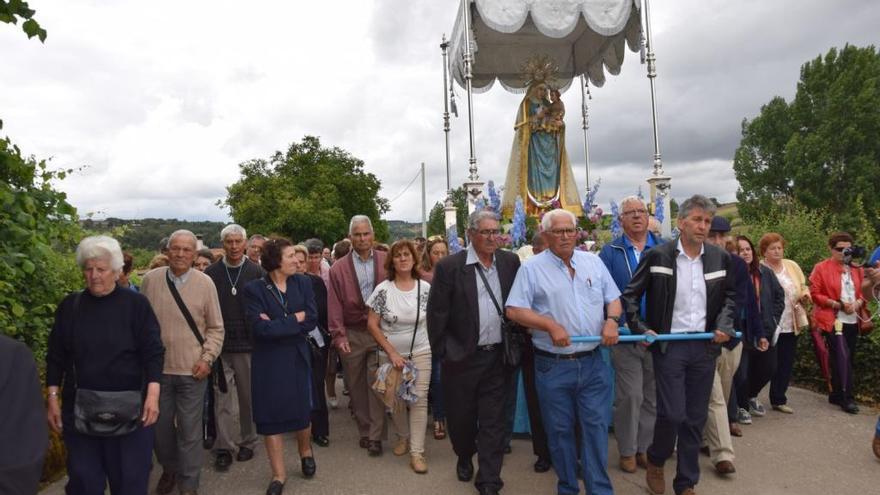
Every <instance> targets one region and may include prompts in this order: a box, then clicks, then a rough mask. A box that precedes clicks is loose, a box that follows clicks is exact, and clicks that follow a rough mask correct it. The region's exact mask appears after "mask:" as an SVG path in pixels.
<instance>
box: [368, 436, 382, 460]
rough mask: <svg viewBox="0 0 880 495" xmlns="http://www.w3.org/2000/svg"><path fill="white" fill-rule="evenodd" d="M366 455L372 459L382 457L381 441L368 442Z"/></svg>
mask: <svg viewBox="0 0 880 495" xmlns="http://www.w3.org/2000/svg"><path fill="white" fill-rule="evenodd" d="M367 453H369V454H370V456H372V457H379V456H380V455H382V441H381V440H370V442H369V444H368V445H367Z"/></svg>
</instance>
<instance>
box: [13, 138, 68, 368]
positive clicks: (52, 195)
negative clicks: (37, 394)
mask: <svg viewBox="0 0 880 495" xmlns="http://www.w3.org/2000/svg"><path fill="white" fill-rule="evenodd" d="M69 172H70V171H69V170H68V171H51V170H48V169H47V166H46V162H45V161H39V162H37V161H36V160H35V159H34V158H33V157H23V156H22V155H21V151H20V150H19V148H18V147H17V146H15V145H14V144H12V142H11V141H10V140H9V139H8V138H4V139H2V140H0V207H2V208H0V332H3V333H5V334H6V335H9V336H11V337H13V338H15V339H18V340H20V341H22V342H24V343H25V344H27V345H28V346H29V347H30V348H31V350H33V351H34V355H35V356H36V358H37V361H38V362H43V358H44V356H45V353H46V340H47V338H48V334H49V329H50V328H51V326H52V321H53V319H54V312H55V306H56V305H57V304H58V302H59V301H60V300H61V299H62V298H63V297H64V295H65V294H66V293H67V292H69V291H71V290H74V289H76V288H78V287H79V286H80V285H81V282H82V278H81V277H82V276H81V275H80V274H79V270H78V269H77V267H76V264H75V262H74V259H73V256H72V253H73V249H74V247H75V246H76V243H77V242H78V241H79V240H80V238H81V237H82V230H81V229H80V227H79V224H78V223H77V213H76V209H75V208H74V207H73V206H71V205H70V204H68V203H67V199H66V195H65V194H64V193H63V192H59V191H56V190H55V189H54V188H53V187H52V184H51V182H52V181H54V180H62V179H64V178H65V177H66V175H67V174H68V173H69Z"/></svg>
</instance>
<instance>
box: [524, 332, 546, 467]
mask: <svg viewBox="0 0 880 495" xmlns="http://www.w3.org/2000/svg"><path fill="white" fill-rule="evenodd" d="M522 375H523V387H524V388H525V392H526V407H528V410H529V429H531V430H532V452H534V453H535V455H536V456H538V458H540V459H546V460H548V461H549V460H550V447H549V446H548V445H547V432H545V431H544V421H543V420H542V419H541V407H540V405H539V404H538V389H536V388H535V347H534V346H533V345H532V339H531V338H529V339H528V340H527V341H526V345H525V346H524V347H523V357H522Z"/></svg>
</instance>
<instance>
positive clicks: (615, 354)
mask: <svg viewBox="0 0 880 495" xmlns="http://www.w3.org/2000/svg"><path fill="white" fill-rule="evenodd" d="M618 218H619V221H620V225H621V227H622V228H623V235H622V236H620V237H619V238H617V239H615V240H614V241H612V242H610V243H608V244H606V245H605V246H604V247H602V251H601V252H600V253H599V258H601V259H602V261H603V262H604V263H605V266H606V267H607V268H608V271H609V272H610V273H611V276H612V277H613V278H614V283H615V284H617V288H618V289H620V290H621V291H622V290H624V289H625V288H626V286H627V285H628V284H629V281H630V280H632V276H633V273H635V271H636V267H637V266H639V261H640V260H641V258H642V255H643V254H644V253H645V252H646V251H647V250H649V249H651V248H652V247H654V246H656V245H658V244H660V243H661V242H662V240H661V239H660V238H659V237H658V236H657V235H655V234H654V233H653V232H651V231H650V230H648V225H649V220H648V207H647V205H646V204H645V202H644V201H643V200H642V199H641V198H639V197H638V196H628V197H626V198H623V200H622V201H621V202H620V214H619V217H618ZM640 306H641V309H640V311H641V313H642V316H644V314H645V298H644V297H642V301H641V304H640ZM619 324H620V326H626V325H627V321H626V318H621V319H620V322H619ZM611 355H612V362H613V364H614V377H615V383H614V384H615V387H614V413H613V417H614V436H615V438H617V450H618V452H619V453H620V469H621V470H623V471H624V472H627V473H634V472H636V466H637V465H638V466H641V467H646V466H647V465H648V464H647V457H645V452H647V450H648V446H649V445H651V439H652V438H653V436H654V418H655V416H656V414H657V403H656V399H655V396H656V394H655V392H654V364H653V362H652V358H651V353H650V352H648V350H647V348H646V347H645V346H643V345H641V344H618V345H616V346H614V347H613V348H612V349H611Z"/></svg>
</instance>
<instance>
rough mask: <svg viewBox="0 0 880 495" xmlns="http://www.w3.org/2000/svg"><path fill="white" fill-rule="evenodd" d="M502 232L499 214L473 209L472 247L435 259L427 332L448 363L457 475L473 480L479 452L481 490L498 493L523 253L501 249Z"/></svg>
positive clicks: (445, 372)
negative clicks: (514, 293)
mask: <svg viewBox="0 0 880 495" xmlns="http://www.w3.org/2000/svg"><path fill="white" fill-rule="evenodd" d="M500 233H501V231H500V230H499V225H498V216H497V215H496V214H495V213H494V212H492V211H487V210H483V211H478V212H475V213H473V214H471V216H470V217H469V218H468V230H467V235H468V239H469V241H470V243H469V245H468V248H467V249H465V250H462V251H460V252H458V253H456V254H453V255H451V256H446V257H445V258H443V259H441V260H440V261H439V262H438V263H437V265H436V266H435V268H434V279H433V282H432V284H431V293H430V295H429V296H428V336H429V337H430V339H431V352H432V353H434V355H435V356H438V357H439V358H440V359H442V360H443V361H442V367H443V392H444V401H445V403H446V404H447V408H446V421H447V426H448V429H449V438H450V440H451V441H452V448H453V450H454V451H455V454H456V455H457V456H458V463H457V465H456V474H457V475H458V479H459V480H460V481H465V482H466V481H470V480H471V478H472V477H473V476H474V467H473V463H472V460H471V458H472V457H473V455H474V453H476V454H477V460H478V462H479V471H478V472H477V476H476V480H475V485H476V487H477V489H478V490H479V491H480V494H481V495H495V494H497V493H498V491H499V490H500V489H501V487H502V486H503V485H504V483H503V482H502V481H501V464H502V460H503V457H504V453H503V450H504V440H505V438H504V437H505V433H506V431H507V420H506V418H505V414H504V404H505V403H506V402H507V393H508V392H507V391H508V390H509V388H510V386H509V384H510V380H511V379H512V373H511V371H512V370H511V369H510V368H509V367H508V366H506V365H505V364H504V362H503V361H502V352H501V350H502V349H501V332H502V326H501V324H502V314H503V313H502V312H503V308H504V301H506V300H507V294H508V293H509V292H510V287H511V285H513V280H514V277H515V276H516V272H517V270H518V269H519V257H518V256H517V255H515V254H513V253H510V252H507V251H501V250H498V236H499V235H500Z"/></svg>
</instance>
